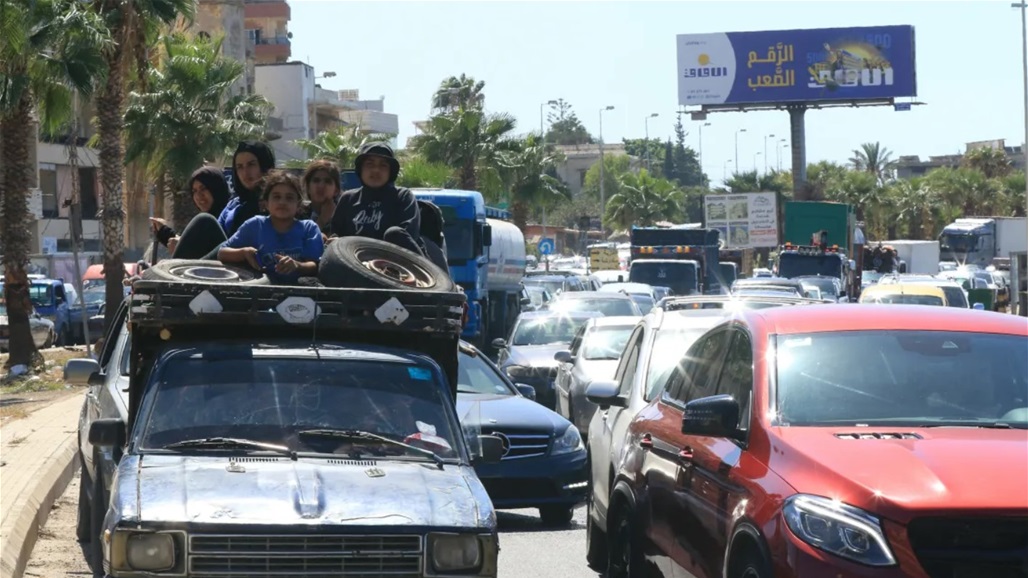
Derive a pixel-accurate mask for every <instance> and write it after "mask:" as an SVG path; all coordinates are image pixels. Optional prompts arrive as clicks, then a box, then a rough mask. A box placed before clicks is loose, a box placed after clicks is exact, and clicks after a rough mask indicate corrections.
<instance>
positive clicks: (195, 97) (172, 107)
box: [125, 34, 271, 230]
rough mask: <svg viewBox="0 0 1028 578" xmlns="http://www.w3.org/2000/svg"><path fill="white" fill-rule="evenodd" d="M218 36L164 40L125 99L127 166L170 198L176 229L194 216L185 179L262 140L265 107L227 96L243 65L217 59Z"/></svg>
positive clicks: (259, 100) (251, 98) (249, 98)
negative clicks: (138, 87) (156, 62)
mask: <svg viewBox="0 0 1028 578" xmlns="http://www.w3.org/2000/svg"><path fill="white" fill-rule="evenodd" d="M221 43H222V39H221V38H216V39H213V40H211V39H203V38H195V39H190V38H188V37H186V36H184V35H182V34H175V35H172V36H166V37H165V38H164V43H163V44H164V57H163V58H162V60H161V62H160V68H152V69H150V71H149V73H148V78H147V82H146V86H147V88H146V90H145V91H139V92H132V93H130V94H129V99H128V100H129V103H128V108H127V109H126V111H125V129H126V134H127V136H128V139H127V141H128V145H127V147H126V150H125V160H126V162H133V161H136V160H139V161H141V162H143V163H144V164H145V166H146V167H147V169H148V171H147V172H149V173H150V175H151V176H152V177H153V178H154V179H155V180H157V181H158V182H160V183H161V184H162V189H163V190H162V193H164V194H170V195H174V197H173V198H174V199H175V203H174V206H175V211H174V217H175V218H174V221H175V225H176V228H178V229H179V230H181V228H182V227H184V226H185V224H186V223H188V221H189V219H191V218H192V217H193V216H194V215H195V213H196V209H195V206H194V205H193V203H192V201H191V198H192V196H191V195H190V194H189V193H188V191H185V187H186V181H187V180H188V178H189V175H190V173H192V171H193V170H195V169H196V168H197V167H199V166H201V165H203V164H204V162H212V161H214V160H215V159H220V158H222V157H223V156H225V155H226V154H228V153H229V152H230V150H231V148H232V147H233V146H235V145H236V143H237V142H239V141H240V140H247V139H254V138H261V137H262V136H263V135H264V132H265V126H266V124H267V119H268V115H269V114H270V112H271V103H269V102H268V101H267V100H266V99H265V98H264V97H262V96H260V95H247V94H233V90H232V88H233V86H234V85H235V84H236V83H237V81H238V80H239V79H240V78H242V77H243V74H244V73H245V69H244V65H243V64H242V63H240V62H237V61H236V60H233V59H230V58H225V57H223V56H222V55H221Z"/></svg>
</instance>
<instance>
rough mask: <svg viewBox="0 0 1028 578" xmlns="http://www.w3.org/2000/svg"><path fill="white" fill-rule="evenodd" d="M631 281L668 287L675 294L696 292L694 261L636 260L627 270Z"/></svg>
mask: <svg viewBox="0 0 1028 578" xmlns="http://www.w3.org/2000/svg"><path fill="white" fill-rule="evenodd" d="M628 279H629V281H631V282H633V283H645V284H647V285H660V286H662V287H670V288H671V289H673V290H674V292H675V294H676V295H692V294H694V293H696V292H697V289H698V285H697V282H696V263H686V262H682V263H647V262H646V261H636V262H634V263H632V268H631V269H630V270H629V272H628Z"/></svg>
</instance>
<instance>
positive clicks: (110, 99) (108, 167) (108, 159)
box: [91, 0, 196, 327]
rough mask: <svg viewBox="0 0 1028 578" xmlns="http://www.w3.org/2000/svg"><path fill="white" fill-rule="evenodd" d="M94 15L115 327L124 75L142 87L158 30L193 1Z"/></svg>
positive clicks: (116, 5)
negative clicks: (104, 43)
mask: <svg viewBox="0 0 1028 578" xmlns="http://www.w3.org/2000/svg"><path fill="white" fill-rule="evenodd" d="M91 6H92V8H93V10H94V11H95V12H96V13H97V14H98V15H99V16H100V17H101V18H103V20H104V22H105V24H106V26H107V30H108V31H109V33H110V37H111V39H112V40H113V41H114V42H113V44H112V45H111V46H110V47H109V48H108V49H107V50H106V51H105V54H104V57H105V60H106V78H105V80H104V83H103V85H102V86H101V87H100V91H99V94H98V95H97V99H96V124H97V127H96V128H97V135H98V138H97V141H98V144H99V157H100V188H101V190H102V191H103V204H102V208H101V214H100V222H101V236H102V239H103V249H104V270H105V271H107V283H106V286H107V306H106V308H105V312H106V313H105V318H104V325H105V327H108V326H110V324H111V323H112V322H113V321H114V316H115V314H116V313H117V310H118V305H119V304H120V303H121V301H122V299H123V298H124V296H125V294H124V291H123V288H122V280H123V279H124V275H125V266H124V253H125V242H124V231H125V210H124V208H123V202H122V200H123V199H122V197H123V195H122V182H123V180H124V165H125V154H124V150H123V148H122V138H123V137H124V134H123V132H124V115H125V95H126V90H127V86H126V80H127V77H126V73H127V72H129V71H130V70H132V69H134V70H135V72H136V73H137V75H138V76H139V77H140V79H141V80H143V81H144V82H145V79H146V76H147V75H146V74H145V73H144V72H143V71H145V70H147V69H148V68H149V66H150V64H149V55H148V53H147V46H149V45H150V44H151V42H150V41H151V40H152V39H153V38H154V37H155V36H156V33H157V31H158V29H159V27H160V26H166V25H170V24H172V23H174V22H175V21H176V19H178V18H179V17H184V18H185V19H187V20H190V21H191V20H192V18H193V15H194V13H195V10H196V0H92V4H91Z"/></svg>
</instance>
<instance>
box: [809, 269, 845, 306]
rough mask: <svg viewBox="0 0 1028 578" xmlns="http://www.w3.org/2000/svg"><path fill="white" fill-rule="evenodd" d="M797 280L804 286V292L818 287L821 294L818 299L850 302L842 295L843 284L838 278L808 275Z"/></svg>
mask: <svg viewBox="0 0 1028 578" xmlns="http://www.w3.org/2000/svg"><path fill="white" fill-rule="evenodd" d="M796 280H797V281H799V282H800V283H802V284H803V288H804V291H806V290H808V289H809V287H810V286H813V287H816V288H817V289H818V290H819V292H820V295H819V296H818V297H817V299H822V300H825V301H834V302H843V301H846V302H848V301H849V298H847V297H844V296H843V295H842V291H843V290H842V282H841V281H839V279H838V278H837V277H826V276H824V275H808V276H804V277H796Z"/></svg>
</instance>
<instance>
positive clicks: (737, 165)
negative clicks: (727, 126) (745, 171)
mask: <svg viewBox="0 0 1028 578" xmlns="http://www.w3.org/2000/svg"><path fill="white" fill-rule="evenodd" d="M741 132H746V129H744V128H740V129H739V130H737V131H735V170H739V133H741Z"/></svg>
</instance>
